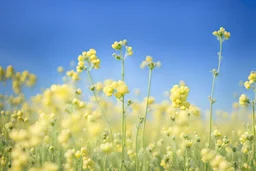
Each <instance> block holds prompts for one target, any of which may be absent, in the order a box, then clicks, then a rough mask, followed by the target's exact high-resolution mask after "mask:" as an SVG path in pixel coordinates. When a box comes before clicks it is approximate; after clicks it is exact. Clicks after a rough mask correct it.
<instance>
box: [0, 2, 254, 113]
mask: <svg viewBox="0 0 256 171" xmlns="http://www.w3.org/2000/svg"><path fill="white" fill-rule="evenodd" d="M255 19H256V1H253V0H225V1H223V0H215V1H205V0H193V1H191V0H162V1H160V0H141V1H137V0H129V1H111V0H108V1H100V0H93V1H92V0H83V1H82V0H74V1H67V0H61V1H60V0H59V1H58V0H56V1H52V0H44V1H33V0H23V1H14V0H8V1H5V0H0V65H1V66H3V67H6V66H7V65H13V66H14V68H15V69H16V70H17V71H23V70H29V71H30V72H32V73H35V74H36V75H37V76H38V83H37V87H35V88H34V89H33V90H31V91H30V94H32V95H33V94H36V93H39V92H40V89H41V88H47V87H49V86H50V85H51V84H61V83H62V76H61V75H60V74H59V73H57V67H58V66H63V67H64V68H65V69H71V68H70V62H71V61H77V56H78V55H79V54H81V53H82V52H83V51H87V50H89V49H90V48H95V49H96V50H97V54H98V57H99V58H100V59H101V68H100V69H99V70H97V71H93V75H94V79H95V80H96V81H102V80H104V79H109V78H112V79H121V74H120V72H121V66H120V61H116V60H115V59H114V57H113V56H112V53H113V52H114V50H113V49H112V48H111V44H112V43H113V42H114V41H119V40H123V39H127V40H128V44H129V45H130V46H132V47H133V51H134V55H133V56H132V57H129V58H127V60H126V66H125V67H126V81H127V84H128V85H129V87H130V89H131V90H132V89H134V88H140V89H141V93H142V95H144V96H145V95H146V87H147V78H148V73H147V69H144V70H142V69H140V67H139V66H140V63H141V61H142V60H144V58H145V56H147V55H151V56H152V57H153V58H154V60H156V61H161V63H162V66H161V68H157V69H155V70H154V72H153V80H152V95H153V96H155V98H156V100H157V101H161V100H164V99H167V100H169V99H168V97H165V96H164V95H163V92H164V91H169V90H170V89H171V88H172V86H173V85H174V84H177V83H179V81H180V80H183V81H185V82H186V84H187V85H188V86H189V87H190V90H191V91H190V95H189V101H190V102H191V103H192V104H195V105H197V106H199V107H200V108H201V109H203V110H206V109H208V108H209V101H208V96H209V94H210V90H211V81H212V75H211V73H210V70H212V69H213V68H217V63H218V56H217V52H218V51H219V42H218V41H217V39H216V38H215V37H214V36H213V35H212V32H213V31H214V30H218V29H219V27H221V26H223V27H225V28H226V30H227V31H229V32H230V33H231V38H230V39H229V40H228V41H226V42H224V45H223V46H224V47H223V61H222V65H221V71H220V75H219V77H218V78H217V82H216V94H215V98H216V99H217V103H216V105H215V106H214V108H215V109H222V110H226V111H231V110H232V103H233V102H235V101H238V98H237V97H236V96H234V93H237V94H238V95H240V94H241V93H243V92H246V91H245V89H244V88H243V87H241V86H239V82H240V81H241V80H243V81H245V80H247V76H248V75H249V73H250V72H251V71H252V70H256V57H255V54H256V48H255V45H256V39H255V37H256V32H255V30H256V22H255V21H256V20H255ZM73 69H75V67H74V68H73ZM83 77H84V79H86V75H84V76H83ZM84 86H85V87H86V85H84ZM1 88H2V86H0V89H1Z"/></svg>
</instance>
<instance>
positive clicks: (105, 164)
mask: <svg viewBox="0 0 256 171" xmlns="http://www.w3.org/2000/svg"><path fill="white" fill-rule="evenodd" d="M107 158H108V155H106V157H105V160H104V171H106V170H107V168H106V166H107Z"/></svg>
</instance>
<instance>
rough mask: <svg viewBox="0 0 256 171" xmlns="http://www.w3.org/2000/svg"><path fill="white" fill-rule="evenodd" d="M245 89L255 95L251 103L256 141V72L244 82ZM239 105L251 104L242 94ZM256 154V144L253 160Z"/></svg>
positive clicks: (255, 144)
mask: <svg viewBox="0 0 256 171" xmlns="http://www.w3.org/2000/svg"><path fill="white" fill-rule="evenodd" d="M244 87H245V88H246V89H247V90H249V89H252V90H253V93H254V99H253V100H252V101H251V105H252V134H253V139H254V141H255V139H256V130H255V104H256V71H252V72H251V73H250V75H249V76H248V81H245V82H244ZM239 103H240V104H241V105H244V106H248V105H249V104H250V100H249V98H248V97H247V96H246V95H245V94H242V95H241V96H240V98H239ZM255 153H256V143H254V146H253V158H254V157H255Z"/></svg>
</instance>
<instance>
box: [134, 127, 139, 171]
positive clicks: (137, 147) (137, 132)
mask: <svg viewBox="0 0 256 171" xmlns="http://www.w3.org/2000/svg"><path fill="white" fill-rule="evenodd" d="M139 126H140V124H139V125H138V127H137V129H136V139H135V148H136V158H135V170H136V171H137V169H138V153H139V146H138V135H139V129H140V127H139Z"/></svg>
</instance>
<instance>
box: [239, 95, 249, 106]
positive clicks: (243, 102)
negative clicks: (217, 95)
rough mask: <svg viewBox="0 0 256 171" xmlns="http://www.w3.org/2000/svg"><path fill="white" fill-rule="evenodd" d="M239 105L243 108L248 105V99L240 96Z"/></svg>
mask: <svg viewBox="0 0 256 171" xmlns="http://www.w3.org/2000/svg"><path fill="white" fill-rule="evenodd" d="M239 104H240V105H243V106H247V105H248V104H249V99H248V97H247V96H246V95H245V94H242V95H241V96H240V98H239Z"/></svg>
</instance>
